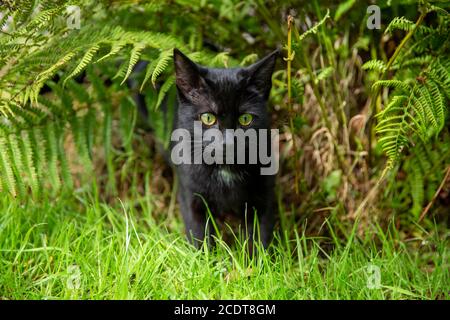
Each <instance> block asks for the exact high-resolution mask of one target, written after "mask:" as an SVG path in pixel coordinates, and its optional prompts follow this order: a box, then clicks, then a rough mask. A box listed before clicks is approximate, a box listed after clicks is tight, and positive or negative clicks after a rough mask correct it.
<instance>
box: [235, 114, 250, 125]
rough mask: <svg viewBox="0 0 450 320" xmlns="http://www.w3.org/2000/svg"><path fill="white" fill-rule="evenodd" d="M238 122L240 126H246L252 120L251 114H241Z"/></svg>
mask: <svg viewBox="0 0 450 320" xmlns="http://www.w3.org/2000/svg"><path fill="white" fill-rule="evenodd" d="M238 120H239V124H240V125H241V126H248V125H249V124H250V123H252V121H253V116H252V115H251V114H250V113H244V114H241V115H240V117H239V119H238Z"/></svg>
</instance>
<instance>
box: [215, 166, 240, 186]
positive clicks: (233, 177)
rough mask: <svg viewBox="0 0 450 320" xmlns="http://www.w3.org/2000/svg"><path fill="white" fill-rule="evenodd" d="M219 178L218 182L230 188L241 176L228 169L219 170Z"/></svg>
mask: <svg viewBox="0 0 450 320" xmlns="http://www.w3.org/2000/svg"><path fill="white" fill-rule="evenodd" d="M219 177H220V180H221V181H222V182H223V183H224V184H226V185H228V186H230V185H232V184H233V183H235V182H237V181H239V180H241V175H240V174H237V173H235V172H232V171H230V170H229V169H220V170H219Z"/></svg>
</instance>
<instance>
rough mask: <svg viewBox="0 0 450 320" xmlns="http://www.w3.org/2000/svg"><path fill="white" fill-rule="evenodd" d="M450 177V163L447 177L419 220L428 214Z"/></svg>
mask: <svg viewBox="0 0 450 320" xmlns="http://www.w3.org/2000/svg"><path fill="white" fill-rule="evenodd" d="M449 177H450V165H449V166H448V168H447V172H446V173H445V177H444V179H443V180H442V182H441V185H440V186H439V188H438V189H437V190H436V193H435V194H434V196H433V198H432V199H431V201H430V203H428V205H427V206H426V207H425V209H424V210H423V211H422V214H421V215H420V218H419V222H420V221H422V219H423V218H424V217H425V216H426V214H427V213H428V211H429V210H430V209H431V207H432V206H433V203H434V201H435V200H436V198H437V197H438V195H439V193H441V190H442V188H443V187H444V185H445V182H446V181H447V180H448V178H449Z"/></svg>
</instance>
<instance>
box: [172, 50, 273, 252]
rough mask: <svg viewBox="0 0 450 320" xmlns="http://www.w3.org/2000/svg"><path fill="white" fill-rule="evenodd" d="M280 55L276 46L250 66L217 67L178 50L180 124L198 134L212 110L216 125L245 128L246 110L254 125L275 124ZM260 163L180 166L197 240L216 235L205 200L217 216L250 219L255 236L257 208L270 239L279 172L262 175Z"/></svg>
mask: <svg viewBox="0 0 450 320" xmlns="http://www.w3.org/2000/svg"><path fill="white" fill-rule="evenodd" d="M277 54H278V52H277V51H275V52H273V53H272V54H270V55H268V56H267V57H265V58H263V59H262V60H260V61H258V62H256V63H255V64H253V65H251V66H249V67H246V68H231V69H212V68H206V67H203V66H200V65H197V64H196V63H194V62H193V61H191V60H189V59H188V58H187V57H186V56H185V55H183V54H182V53H181V52H180V51H179V50H177V49H175V50H174V63H175V71H176V85H177V93H178V104H179V105H178V112H177V116H176V119H175V125H174V128H184V129H187V130H189V131H191V135H192V136H193V123H194V121H195V120H199V118H200V115H201V114H202V113H204V112H211V113H213V114H215V115H216V116H217V119H218V121H217V123H216V124H215V125H213V127H215V128H217V129H219V130H221V131H224V130H225V129H237V128H240V126H239V124H238V117H239V116H240V115H241V114H242V113H244V112H245V113H251V114H253V122H252V123H251V124H250V126H249V128H255V129H270V119H269V114H268V112H267V108H266V103H267V99H268V97H269V93H270V89H271V85H272V83H271V76H272V72H273V70H274V66H275V62H276V57H277ZM205 129H206V128H205ZM243 129H244V130H245V128H243ZM260 167H261V165H260V164H254V165H248V164H247V165H236V164H235V165H217V164H214V165H207V164H181V165H178V166H176V171H177V175H178V177H179V186H180V188H179V194H178V200H179V203H180V207H181V213H182V215H183V218H184V222H185V226H186V232H187V235H188V238H189V240H190V241H191V242H192V243H194V244H196V245H198V244H200V241H202V240H203V239H204V238H205V237H208V239H209V240H210V236H211V233H212V227H211V225H207V210H206V206H205V203H204V201H203V199H204V200H205V201H206V203H207V205H208V207H209V209H210V211H211V213H212V215H213V216H214V218H220V219H224V220H225V221H226V218H227V216H229V215H234V216H235V217H238V218H240V219H241V221H242V222H245V223H246V224H245V225H246V226H247V230H248V231H249V236H250V241H251V240H252V238H253V234H254V230H253V228H252V226H253V219H254V214H255V212H256V214H257V217H258V221H259V226H260V236H261V241H262V243H263V245H264V246H267V245H268V244H269V242H270V240H271V236H272V231H273V225H274V220H275V211H274V210H275V208H274V194H273V193H274V180H275V177H274V176H266V175H261V174H260ZM221 170H226V171H227V172H229V173H230V175H231V176H232V177H234V179H231V181H228V182H227V181H225V180H224V179H223V174H221V172H223V171H221ZM199 195H201V197H200V196H199ZM202 198H203V199H202ZM245 218H247V220H245ZM205 230H206V232H205Z"/></svg>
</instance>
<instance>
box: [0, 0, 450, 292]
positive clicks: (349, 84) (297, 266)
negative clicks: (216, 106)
mask: <svg viewBox="0 0 450 320" xmlns="http://www.w3.org/2000/svg"><path fill="white" fill-rule="evenodd" d="M376 4H377V5H378V6H379V8H380V13H381V16H380V17H381V25H380V29H369V28H368V27H367V21H368V18H369V16H370V13H368V11H367V7H368V4H367V3H364V2H362V1H354V0H346V1H342V2H340V3H334V2H327V1H321V2H320V3H319V1H316V0H314V1H290V0H285V1H260V0H251V1H237V0H226V1H206V0H201V1H184V0H173V1H167V2H162V1H143V0H133V1H92V0H78V1H77V0H74V1H68V0H58V1H54V0H52V1H48V0H20V1H2V2H1V11H0V192H1V195H0V207H1V210H0V212H1V213H0V244H1V245H0V271H1V272H0V298H6V299H10V298H286V299H298V298H336V299H337V298H391V299H397V298H419V299H448V298H449V297H448V292H449V290H448V288H449V286H450V281H449V271H448V270H449V269H450V268H449V262H448V242H447V241H448V240H447V237H448V235H449V231H448V227H447V226H448V218H449V216H448V213H449V208H450V130H449V128H450V126H449V99H450V76H449V75H450V60H449V42H450V41H449V38H448V33H449V24H450V17H449V14H448V9H449V5H448V4H447V3H446V2H445V1H425V0H420V1H414V0H391V1H377V3H376ZM77 8H79V9H80V11H77ZM78 12H79V13H80V16H79V17H80V19H79V21H77V17H78V16H77V14H78ZM77 22H79V28H78V26H77ZM174 47H177V48H179V49H181V50H182V51H183V52H186V53H188V56H189V57H190V58H192V59H193V60H195V61H197V62H199V63H202V64H205V65H208V66H217V67H233V66H239V65H247V64H250V63H252V62H254V61H255V60H256V59H257V58H258V57H261V56H263V55H264V54H266V53H268V52H270V51H272V50H273V49H274V48H276V47H280V48H283V51H282V52H283V59H280V61H279V63H278V66H277V70H276V72H275V74H274V76H273V89H272V94H271V103H270V109H271V114H272V115H273V119H272V120H273V126H274V127H276V128H279V129H280V132H281V135H280V139H281V140H280V156H281V159H280V161H281V168H280V172H279V175H278V178H277V199H278V208H279V211H280V219H279V222H278V228H277V230H278V232H277V236H276V240H275V241H274V244H273V246H272V247H271V248H270V249H269V251H268V252H267V255H259V256H258V257H255V258H253V259H250V258H249V257H248V256H246V255H245V253H244V251H243V250H242V248H244V247H245V246H244V245H243V243H242V242H241V241H237V244H236V245H231V243H232V242H231V243H229V244H228V245H227V244H225V243H224V242H222V241H220V242H219V244H218V246H217V248H214V249H208V248H206V247H205V248H204V249H203V250H200V251H196V250H194V249H193V248H191V247H190V246H189V245H188V244H187V243H185V242H184V241H183V240H182V237H183V236H182V231H181V230H182V228H181V221H180V218H179V214H178V208H177V204H176V201H175V194H176V178H175V177H174V176H173V174H172V172H171V170H170V168H169V167H168V166H167V164H166V163H165V162H164V160H163V159H162V158H163V157H162V156H161V154H160V153H159V152H158V151H157V150H158V149H159V146H160V145H161V144H162V145H164V144H166V143H167V141H168V132H169V131H168V130H167V127H166V123H167V122H168V121H167V119H164V117H163V116H162V112H161V110H160V109H161V107H162V105H164V103H165V102H166V104H167V106H171V105H172V104H173V101H174V99H175V87H174V77H173V67H172V50H173V48H174ZM139 60H145V61H149V64H148V65H147V66H146V68H145V70H144V71H143V72H141V73H140V74H135V73H133V72H132V71H133V69H134V67H135V65H136V64H137V63H138V61H139ZM128 79H133V81H136V82H137V83H138V84H139V85H138V88H139V90H140V92H142V93H143V94H145V100H146V103H147V106H148V110H147V111H148V113H149V117H148V119H146V118H144V117H142V115H141V114H139V113H138V110H137V108H136V106H135V104H134V101H133V100H132V98H131V97H132V94H133V93H135V92H134V91H135V89H130V88H129V87H128V86H127V84H126V82H127V80H128ZM236 234H238V232H236ZM227 236H228V237H229V238H231V239H232V238H233V233H232V232H230V234H228V235H225V237H227ZM236 237H238V236H236ZM238 238H239V237H238ZM371 264H373V265H375V266H378V267H380V268H381V274H382V276H381V287H379V288H377V289H370V288H368V287H367V285H366V283H367V282H366V281H367V272H366V271H365V270H366V269H365V268H366V267H367V266H368V265H371ZM71 266H76V267H77V268H79V271H80V272H81V274H82V275H83V276H82V279H83V280H82V286H81V287H80V288H81V289H77V290H73V289H71V288H69V287H68V286H67V285H66V282H65V280H64V279H66V278H67V277H68V276H70V272H69V271H68V270H72V268H71ZM77 270H78V269H77ZM68 273H69V275H68ZM167 279H172V281H170V285H169V286H168V282H167ZM324 282H326V284H327V285H326V286H324V285H323V283H324Z"/></svg>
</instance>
